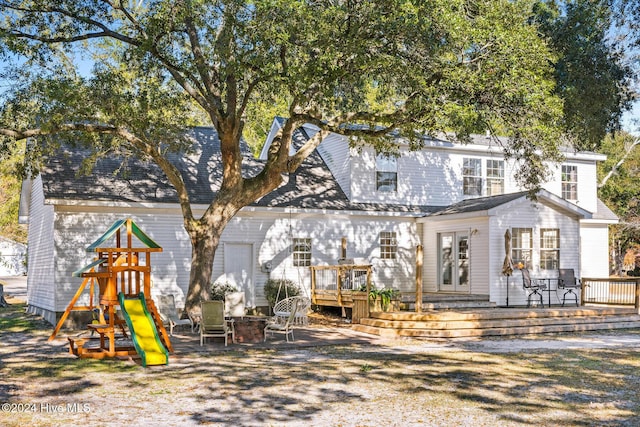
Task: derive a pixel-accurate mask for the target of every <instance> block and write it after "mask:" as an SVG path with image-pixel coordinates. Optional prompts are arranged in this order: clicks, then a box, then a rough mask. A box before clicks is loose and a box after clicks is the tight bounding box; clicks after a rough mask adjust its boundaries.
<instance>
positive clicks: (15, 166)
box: [0, 141, 27, 243]
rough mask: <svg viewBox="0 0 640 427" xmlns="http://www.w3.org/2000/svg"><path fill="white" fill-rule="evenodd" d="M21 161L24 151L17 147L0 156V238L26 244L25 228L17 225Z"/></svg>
mask: <svg viewBox="0 0 640 427" xmlns="http://www.w3.org/2000/svg"><path fill="white" fill-rule="evenodd" d="M23 144H24V141H22V145H23ZM23 146H24V145H23ZM23 161H24V149H20V147H19V145H15V146H13V147H12V149H11V150H10V151H9V152H8V155H6V156H2V155H0V236H2V237H6V238H8V239H12V240H15V241H17V242H21V243H26V242H27V230H26V227H24V226H22V225H20V224H18V209H19V207H20V188H21V180H20V179H19V177H20V175H21V174H20V168H21V167H22V166H23V165H22V162H23Z"/></svg>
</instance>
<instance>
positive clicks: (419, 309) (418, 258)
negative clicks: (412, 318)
mask: <svg viewBox="0 0 640 427" xmlns="http://www.w3.org/2000/svg"><path fill="white" fill-rule="evenodd" d="M422 258H423V257H422V245H418V247H417V248H416V304H415V305H416V313H422Z"/></svg>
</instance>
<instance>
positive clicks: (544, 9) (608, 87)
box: [536, 0, 631, 150]
mask: <svg viewBox="0 0 640 427" xmlns="http://www.w3.org/2000/svg"><path fill="white" fill-rule="evenodd" d="M562 3H563V8H562V9H561V7H560V6H559V5H558V4H557V2H556V1H540V2H538V4H537V6H536V12H537V20H538V21H539V22H540V28H541V30H542V31H543V32H544V34H545V35H546V36H547V38H548V39H549V41H550V44H551V46H552V47H553V48H554V50H555V51H556V52H557V53H558V60H557V61H556V62H555V77H556V92H557V94H558V95H559V96H560V97H561V98H562V100H563V102H564V107H563V109H564V114H563V117H564V127H565V128H566V134H567V136H569V137H570V138H571V142H572V143H573V145H574V147H575V148H576V149H578V150H594V149H596V148H597V147H598V146H599V144H600V143H601V141H602V140H603V138H604V137H605V135H606V134H607V132H612V131H615V130H618V129H619V126H620V119H621V116H622V113H623V112H624V111H625V110H626V109H628V108H629V106H630V100H631V90H630V82H631V80H630V78H631V68H630V67H629V66H628V63H627V58H625V52H624V51H623V50H622V47H623V46H622V45H618V44H616V43H617V41H616V40H615V39H611V38H610V37H609V34H610V31H611V25H612V15H613V12H614V11H613V9H612V7H611V3H610V2H607V1H590V0H573V1H568V2H562Z"/></svg>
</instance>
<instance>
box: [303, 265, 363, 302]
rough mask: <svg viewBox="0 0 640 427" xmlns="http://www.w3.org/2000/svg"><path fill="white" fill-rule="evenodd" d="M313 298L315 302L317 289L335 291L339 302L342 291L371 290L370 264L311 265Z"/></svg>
mask: <svg viewBox="0 0 640 427" xmlns="http://www.w3.org/2000/svg"><path fill="white" fill-rule="evenodd" d="M310 268H311V298H312V302H313V303H314V304H315V295H316V291H335V292H336V293H337V298H338V302H339V303H341V301H342V291H365V292H366V293H367V295H369V291H370V290H371V266H370V265H351V264H344V265H314V266H311V267H310Z"/></svg>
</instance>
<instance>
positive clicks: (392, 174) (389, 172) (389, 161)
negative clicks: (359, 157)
mask: <svg viewBox="0 0 640 427" xmlns="http://www.w3.org/2000/svg"><path fill="white" fill-rule="evenodd" d="M376 190H377V191H388V192H391V191H397V190H398V161H397V159H396V158H395V157H394V156H393V155H391V154H385V153H378V155H377V156H376Z"/></svg>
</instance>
